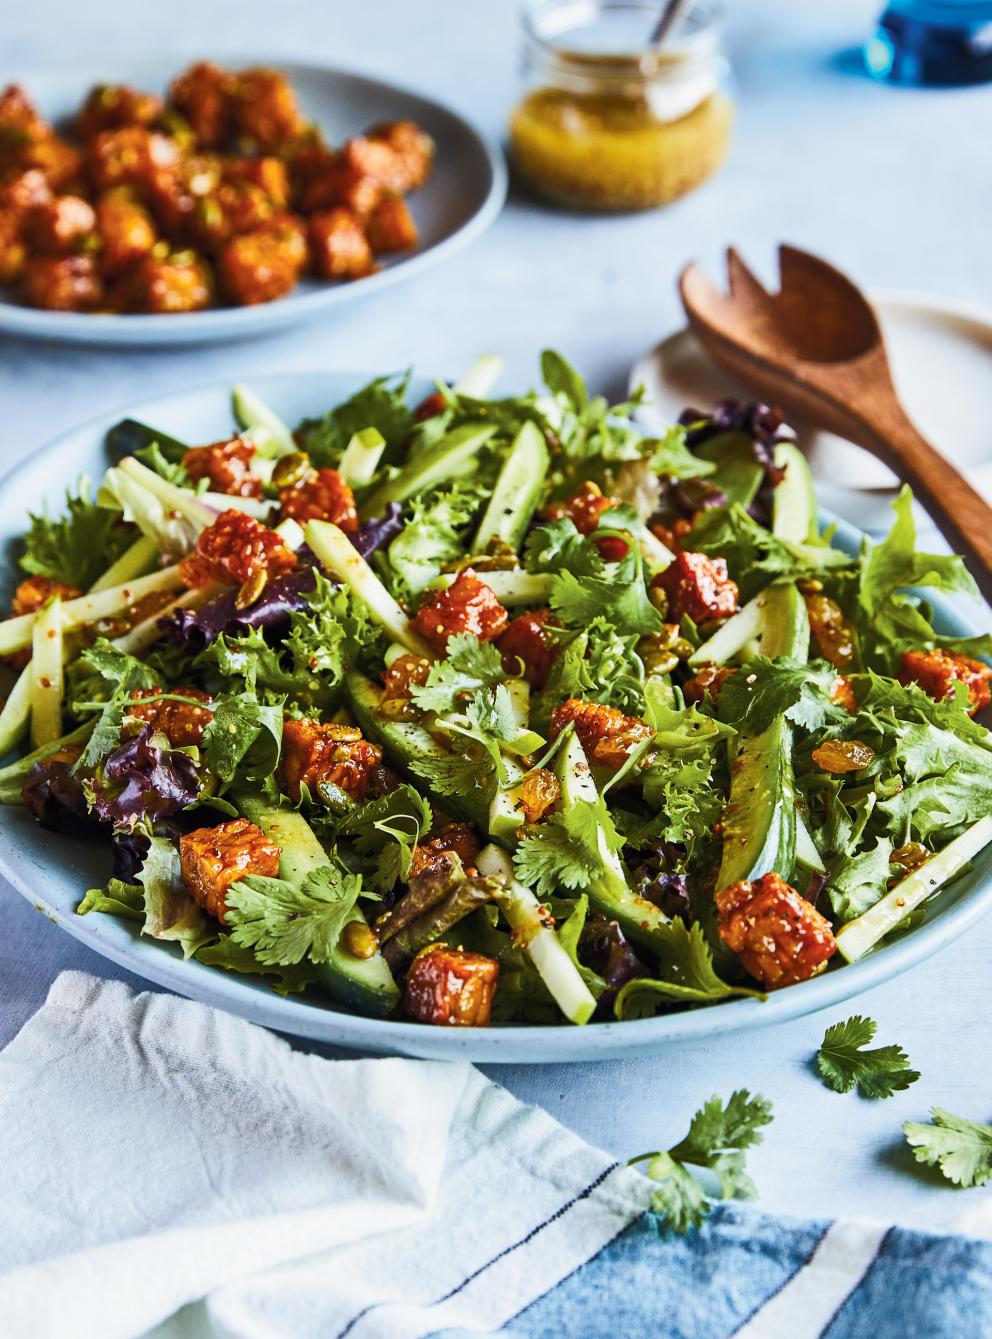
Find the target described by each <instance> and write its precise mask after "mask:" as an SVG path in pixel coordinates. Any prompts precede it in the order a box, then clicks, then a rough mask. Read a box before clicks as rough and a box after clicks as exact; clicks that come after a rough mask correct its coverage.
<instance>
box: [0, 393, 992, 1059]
mask: <svg viewBox="0 0 992 1339" xmlns="http://www.w3.org/2000/svg"><path fill="white" fill-rule="evenodd" d="M369 375H370V374H363V373H361V372H350V371H340V372H320V371H316V370H314V371H309V372H307V371H302V372H282V373H278V372H276V373H269V374H266V375H264V376H257V377H255V378H253V384H255V385H257V386H259V387H260V388H264V387H265V386H272V385H276V386H278V384H279V383H285V384H286V385H287V387H289V386H291V385H292V383H294V382H295V383H302V382H307V383H309V382H310V381H311V380H316V379H318V378H319V380H320V385H321V388H322V389H324V388H326V393H327V397H328V401H329V402H330V401H331V399H332V398H333V397H334V396H335V395H336V394H339V393H340V392H339V391H338V390H335V389H334V383H335V381H339V382H340V383H345V382H346V383H348V385H349V386H357V385H360V384H363V383H364V381H365V380H367V379H368V377H369ZM371 375H376V374H371ZM260 393H263V394H264V389H263V390H262V391H261V392H260ZM292 393H293V392H292V391H290V394H292ZM345 393H347V392H345ZM187 396H192V397H197V396H205V397H212V396H217V397H218V398H220V397H222V398H223V401H224V403H225V404H226V403H228V402H229V397H230V383H229V382H227V381H223V382H222V381H219V380H217V379H213V380H212V381H211V382H210V383H208V384H206V385H203V386H196V387H188V388H186V389H185V390H179V391H172V392H166V393H164V394H160V395H156V396H146V397H144V398H143V399H140V400H132V401H130V402H129V403H128V404H127V405H124V406H121V407H120V408H118V409H111V410H107V411H105V412H103V413H101V414H100V415H96V416H93V417H91V418H89V419H87V420H86V421H85V422H83V423H81V424H77V425H76V426H74V427H72V428H69V429H66V430H65V431H63V432H61V433H59V434H58V435H57V436H56V437H54V438H53V439H51V440H50V441H49V442H48V443H46V444H44V445H43V446H41V447H40V448H38V449H37V450H36V451H35V452H33V453H32V454H31V455H30V456H27V457H25V458H24V459H23V460H21V461H19V462H18V463H17V464H16V465H15V466H14V467H13V468H12V469H11V470H9V471H7V472H6V473H5V474H4V475H3V476H2V478H0V485H2V486H3V487H4V490H5V492H7V493H9V494H14V495H16V490H17V487H18V485H19V484H20V486H21V487H23V486H24V485H23V483H22V481H21V479H20V476H21V475H28V474H30V473H31V472H32V471H36V470H38V469H39V468H41V467H42V466H43V464H44V462H45V461H46V459H48V458H49V457H50V456H52V455H57V454H60V453H65V452H66V451H72V450H74V449H75V450H78V451H80V453H82V451H84V450H90V449H92V448H93V447H95V446H98V443H96V442H94V441H90V440H87V439H88V438H89V437H90V436H91V434H92V433H93V432H94V431H95V430H96V429H97V428H98V427H99V426H101V425H103V424H105V423H106V422H107V421H108V420H112V419H113V418H115V417H116V416H118V415H119V414H123V413H128V412H131V413H136V412H139V411H140V410H141V408H142V406H148V405H150V404H153V403H158V402H161V401H168V400H171V399H179V398H185V397H187ZM60 483H61V477H60ZM17 505H20V504H17ZM821 520H822V522H823V523H825V524H833V523H836V524H837V525H838V538H839V539H840V541H841V543H842V545H843V546H844V547H845V548H850V549H856V548H857V546H858V544H859V543H860V537H861V534H862V532H861V531H860V530H858V528H857V527H855V526H853V525H852V524H851V523H850V522H847V521H844V520H843V519H842V518H839V517H834V516H833V515H831V514H830V513H829V512H826V511H822V512H821ZM932 601H933V604H934V606H935V608H936V610H937V612H938V614H939V615H940V617H941V619H942V621H944V622H945V623H947V624H950V625H951V626H952V627H953V628H956V629H957V630H959V632H960V633H961V634H962V635H966V634H968V633H970V632H973V631H974V630H975V625H974V624H973V623H972V622H971V621H970V620H969V619H968V618H967V616H966V615H964V614H963V613H962V611H961V610H960V609H959V608H958V607H957V606H956V605H955V604H954V603H952V602H951V601H948V600H947V599H946V598H944V597H941V596H940V595H939V594H937V595H934V596H933V597H932ZM15 812H20V811H15ZM3 821H5V820H4V819H0V822H3ZM12 821H16V820H12ZM8 845H9V844H8V842H4V843H3V844H2V846H0V874H2V875H3V876H4V877H5V878H6V879H7V880H8V881H9V883H10V884H11V886H12V887H13V888H14V889H15V890H16V891H17V892H18V893H20V894H21V895H22V896H23V897H24V898H25V899H26V900H27V901H28V902H30V903H31V904H32V905H34V906H35V907H36V908H37V909H38V910H40V911H42V912H43V913H44V914H45V915H47V916H48V917H49V919H50V920H52V921H54V923H55V924H57V925H58V926H59V927H60V928H61V929H63V930H65V931H66V932H67V933H69V934H70V935H72V937H73V938H75V939H77V940H79V941H80V942H81V943H83V944H85V945H86V946H87V947H88V948H90V949H92V950H93V951H94V952H96V953H98V954H99V955H100V956H101V957H104V958H107V959H108V960H110V961H112V962H114V963H116V964H117V965H118V966H119V967H122V968H124V969H125V970H127V971H129V972H131V973H133V974H134V975H136V976H139V977H141V978H142V979H144V980H146V981H150V982H152V983H154V984H155V985H158V986H162V987H164V988H166V989H169V990H173V991H175V992H176V993H177V994H180V995H184V996H186V997H187V998H191V999H196V1000H199V1001H200V1002H202V1003H205V1004H209V1005H213V1006H215V1007H218V1008H223V1009H225V1010H227V1011H228V1012H232V1013H235V1014H236V1015H237V1016H239V1017H243V1018H247V1019H248V1020H249V1021H251V1022H255V1023H259V1024H261V1025H262V1026H265V1027H269V1028H272V1029H273V1030H275V1031H279V1032H283V1033H288V1034H290V1035H294V1036H298V1037H302V1038H306V1039H308V1040H311V1041H318V1042H323V1043H326V1044H330V1045H337V1046H341V1047H345V1048H348V1049H360V1050H364V1051H367V1052H372V1053H382V1054H393V1055H397V1054H398V1055H410V1056H417V1057H421V1058H425V1059H470V1060H473V1061H476V1062H478V1063H489V1064H500V1063H526V1064H541V1063H551V1062H560V1061H566V1060H568V1061H573V1062H580V1061H589V1060H609V1059H619V1058H622V1057H625V1056H637V1055H648V1054H657V1053H659V1052H660V1051H663V1050H664V1049H665V1048H667V1047H671V1046H677V1045H679V1044H684V1043H692V1042H699V1041H702V1040H704V1039H706V1038H709V1037H716V1036H722V1035H727V1034H730V1033H735V1032H752V1031H758V1030H760V1029H762V1028H766V1027H771V1026H775V1025H777V1024H779V1023H785V1022H789V1021H791V1020H793V1019H796V1018H798V1017H802V1016H805V1015H807V1014H812V1013H817V1012H819V1011H820V1010H822V1009H826V1008H830V1007H831V1006H833V1005H835V1004H839V1003H841V1002H843V1001H844V1000H847V999H850V998H852V997H853V996H855V995H861V994H864V993H866V992H867V991H870V990H872V989H873V988H875V987H876V986H878V985H881V984H882V983H883V982H884V981H886V980H888V979H890V978H891V977H893V976H895V975H898V974H900V973H901V972H902V971H905V970H908V969H909V968H911V967H913V966H916V965H917V964H918V963H920V962H923V961H925V960H926V959H928V958H930V957H932V956H933V955H934V954H935V953H937V952H939V951H940V950H941V949H943V948H945V947H947V946H948V945H949V944H950V943H952V942H953V941H954V940H955V939H957V938H958V937H960V936H961V935H962V934H964V933H966V932H967V930H968V929H970V928H971V927H972V926H973V925H974V924H976V923H977V922H978V921H979V920H980V919H981V918H982V917H983V916H984V915H985V914H986V913H987V912H988V911H989V910H990V909H992V870H989V871H987V872H985V873H982V874H979V876H978V880H977V882H976V885H975V886H974V887H973V888H969V889H968V890H966V891H965V892H964V893H963V894H962V895H961V897H960V898H959V900H958V901H956V902H955V903H954V904H952V905H951V906H949V907H947V908H945V909H943V910H942V911H941V912H940V914H939V915H938V916H937V917H936V918H935V919H934V920H932V921H929V922H925V923H924V924H923V925H922V926H920V927H919V928H918V929H917V930H914V931H913V932H911V933H910V934H908V935H906V936H905V937H904V938H903V939H901V940H898V941H896V942H895V943H894V944H890V945H888V946H886V947H885V948H883V949H881V950H879V951H878V952H877V953H875V954H872V955H869V956H868V957H867V958H865V959H863V960H861V961H860V962H857V963H850V964H847V965H846V966H844V967H843V968H840V969H838V970H836V971H833V972H829V973H826V974H824V975H822V976H819V977H816V978H815V979H813V980H811V981H806V982H803V983H801V984H800V985H797V986H792V987H790V988H789V989H788V990H787V991H782V992H780V993H778V994H772V995H770V996H769V998H768V999H767V1000H766V1001H763V1002H762V1001H759V1000H750V999H743V1000H729V1001H726V1002H724V1003H722V1004H719V1005H715V1006H711V1007H709V1008H702V1009H697V1010H694V1011H686V1012H682V1013H673V1014H669V1015H664V1016H662V1017H659V1018H650V1019H639V1020H631V1021H629V1022H624V1023H619V1022H615V1021H614V1022H605V1023H595V1024H592V1025H589V1026H587V1027H585V1028H577V1027H571V1026H569V1025H568V1024H564V1023H562V1024H543V1025H534V1024H530V1025H515V1024H514V1025H506V1026H501V1027H496V1028H479V1029H474V1028H473V1029H469V1028H467V1029H452V1030H450V1031H447V1030H443V1029H433V1028H427V1027H424V1026H423V1025H421V1024H417V1023H412V1022H406V1021H398V1022H397V1021H391V1020H383V1019H375V1018H369V1017H366V1016H364V1015H359V1014H353V1013H346V1012H342V1011H340V1010H339V1009H338V1008H337V1006H335V1005H327V1004H320V1003H313V1002H307V1000H306V997H305V996H303V997H281V996H279V995H277V994H276V993H275V992H274V991H273V990H271V988H270V987H266V986H265V985H264V982H263V983H259V982H256V980H255V978H250V977H249V978H244V977H239V976H237V975H236V974H234V973H227V972H224V971H222V969H220V968H217V967H211V966H208V965H206V964H203V963H198V962H195V961H192V960H190V961H189V962H187V961H185V960H183V959H182V958H181V957H177V956H174V951H173V950H172V949H171V948H170V947H169V946H163V945H161V944H156V943H155V942H154V941H151V940H149V941H142V940H141V939H140V938H130V937H127V938H125V937H121V938H120V939H119V941H118V938H117V935H116V934H115V933H114V932H115V931H117V932H121V931H123V932H124V934H125V935H126V934H127V929H126V927H124V926H122V925H121V924H120V923H119V922H117V921H114V920H113V919H110V920H109V921H108V918H105V917H99V918H97V917H93V918H91V917H80V916H77V915H76V914H75V911H74V910H73V911H71V912H69V913H66V912H65V911H64V910H63V909H62V908H61V907H60V906H56V905H53V904H52V903H51V902H50V901H48V900H47V897H46V895H45V893H44V892H43V891H39V886H38V885H39V883H40V881H41V880H40V877H39V873H40V871H41V869H42V868H43V867H44V864H45V855H44V852H43V850H42V849H41V843H39V842H37V841H32V842H31V844H30V850H31V856H30V858H29V859H25V858H24V857H23V856H20V858H17V857H15V855H14V854H13V853H12V852H9V851H8ZM108 929H109V931H110V933H109V936H108V935H107V930H108Z"/></svg>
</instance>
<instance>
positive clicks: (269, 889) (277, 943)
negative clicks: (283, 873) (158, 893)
mask: <svg viewBox="0 0 992 1339" xmlns="http://www.w3.org/2000/svg"><path fill="white" fill-rule="evenodd" d="M361 890H362V880H361V877H360V876H359V875H357V874H344V873H343V872H342V871H341V870H340V869H336V868H335V867H334V866H332V865H323V866H321V868H320V869H316V870H314V871H313V873H312V874H308V875H307V877H306V878H305V879H304V880H303V882H302V883H299V884H298V883H290V882H289V881H288V880H286V879H269V878H264V877H262V876H261V875H251V876H249V877H248V878H246V879H241V880H239V881H238V882H237V883H234V884H232V885H231V888H230V891H229V892H228V895H227V919H228V923H229V924H230V925H231V926H232V927H233V928H232V930H231V938H232V939H233V940H234V942H235V943H236V944H241V945H244V946H246V947H248V948H253V949H254V950H255V953H256V956H257V957H258V960H259V962H261V963H263V964H265V965H267V966H287V965H292V964H294V963H298V962H302V961H303V959H304V958H309V959H310V960H311V962H317V963H320V962H329V961H330V959H331V956H332V954H333V953H334V949H335V948H336V946H337V942H338V939H339V938H340V936H341V931H342V930H343V929H344V927H345V925H347V923H348V922H349V921H350V920H351V919H352V913H353V911H354V908H355V904H356V902H357V901H358V897H359V894H360V893H361Z"/></svg>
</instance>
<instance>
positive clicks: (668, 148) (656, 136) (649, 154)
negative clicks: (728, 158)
mask: <svg viewBox="0 0 992 1339" xmlns="http://www.w3.org/2000/svg"><path fill="white" fill-rule="evenodd" d="M658 12H659V11H658V7H657V6H656V5H650V4H641V3H629V4H627V3H616V2H614V0H599V3H595V4H589V3H576V2H575V0H538V2H537V3H535V4H533V5H532V6H531V7H530V8H529V9H528V10H526V11H525V14H524V25H525V33H526V45H525V63H526V69H527V84H528V86H527V89H526V90H525V92H524V96H523V98H522V99H521V101H520V103H519V104H518V105H517V107H516V108H515V109H514V111H513V113H512V115H511V119H510V140H511V145H512V149H513V156H514V160H515V163H516V167H517V170H518V172H519V174H520V176H521V177H522V178H523V179H524V180H525V181H526V182H527V183H528V184H529V185H531V186H532V187H534V188H535V189H536V190H538V191H540V192H541V193H542V194H543V195H545V196H547V197H548V198H550V199H552V200H554V201H555V202H556V203H558V204H563V205H566V206H570V207H572V208H578V209H601V210H623V209H646V208H650V207H652V206H655V205H661V204H665V203H667V202H668V201H670V200H674V199H676V198H677V197H678V196H680V195H684V194H685V193H686V192H687V191H690V190H692V189H694V187H696V186H698V185H699V184H700V183H701V182H702V181H705V180H706V178H707V177H709V176H710V175H711V174H712V173H713V172H715V171H716V169H717V168H718V167H719V166H720V164H721V162H722V161H723V158H724V156H725V154H726V152H727V147H728V145H729V142H730V133H731V127H732V123H733V102H732V100H731V97H730V95H729V93H728V91H727V83H728V73H729V67H728V64H727V61H726V59H725V57H724V56H723V54H722V52H721V50H720V47H719V42H718V32H717V26H716V20H715V17H714V14H713V11H712V9H710V8H707V7H705V6H702V5H699V4H697V5H696V6H695V7H693V8H692V9H691V10H690V11H689V13H688V14H687V15H686V17H685V19H684V20H683V22H682V24H681V25H680V26H679V27H678V28H677V29H676V31H675V33H674V34H672V36H671V37H670V38H669V40H668V41H667V42H666V44H665V46H664V48H663V49H662V50H660V51H659V50H654V49H652V48H650V46H647V45H644V43H645V42H646V38H647V35H648V34H649V33H650V31H651V28H652V26H653V22H654V21H655V20H656V19H657V16H658ZM638 41H640V42H641V43H642V45H641V46H640V47H638V45H637V43H638Z"/></svg>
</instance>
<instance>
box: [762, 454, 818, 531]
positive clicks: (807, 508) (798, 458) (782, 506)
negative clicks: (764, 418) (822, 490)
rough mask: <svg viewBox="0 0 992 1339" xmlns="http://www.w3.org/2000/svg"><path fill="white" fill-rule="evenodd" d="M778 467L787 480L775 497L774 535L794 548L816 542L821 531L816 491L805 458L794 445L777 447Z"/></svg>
mask: <svg viewBox="0 0 992 1339" xmlns="http://www.w3.org/2000/svg"><path fill="white" fill-rule="evenodd" d="M775 464H776V465H777V466H778V467H779V469H784V470H785V478H784V479H783V480H782V482H781V483H780V484H778V485H776V487H775V490H774V493H773V494H772V534H773V535H777V536H778V538H779V539H786V540H789V541H790V542H791V543H793V544H805V543H806V542H807V540H810V539H815V538H816V535H817V531H818V526H817V507H816V491H815V489H814V487H813V476H812V474H811V473H810V468H809V465H808V464H807V463H806V457H805V456H804V455H803V453H802V452H801V451H800V450H799V447H798V446H794V445H793V444H792V442H779V443H778V445H777V446H776V447H775Z"/></svg>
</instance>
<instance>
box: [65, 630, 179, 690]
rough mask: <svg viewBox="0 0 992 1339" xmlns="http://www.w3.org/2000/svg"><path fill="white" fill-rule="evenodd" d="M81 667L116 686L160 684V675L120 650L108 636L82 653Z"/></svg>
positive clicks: (128, 687) (143, 686)
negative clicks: (109, 640)
mask: <svg viewBox="0 0 992 1339" xmlns="http://www.w3.org/2000/svg"><path fill="white" fill-rule="evenodd" d="M79 668H80V669H85V670H90V671H92V673H94V674H97V675H99V676H100V678H101V679H106V680H107V682H108V683H111V684H113V686H114V688H127V689H128V690H130V689H132V688H157V687H158V686H159V679H158V676H157V675H156V674H155V672H154V671H153V670H152V669H151V668H150V667H149V666H148V665H146V664H145V663H144V661H142V660H138V658H137V657H136V656H131V655H128V654H127V652H126V651H120V650H118V649H117V647H116V646H114V645H113V643H112V642H108V641H107V639H106V637H98V638H97V640H96V641H95V642H94V643H93V645H92V646H87V647H86V649H85V650H84V651H82V652H81V653H80V656H79Z"/></svg>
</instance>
